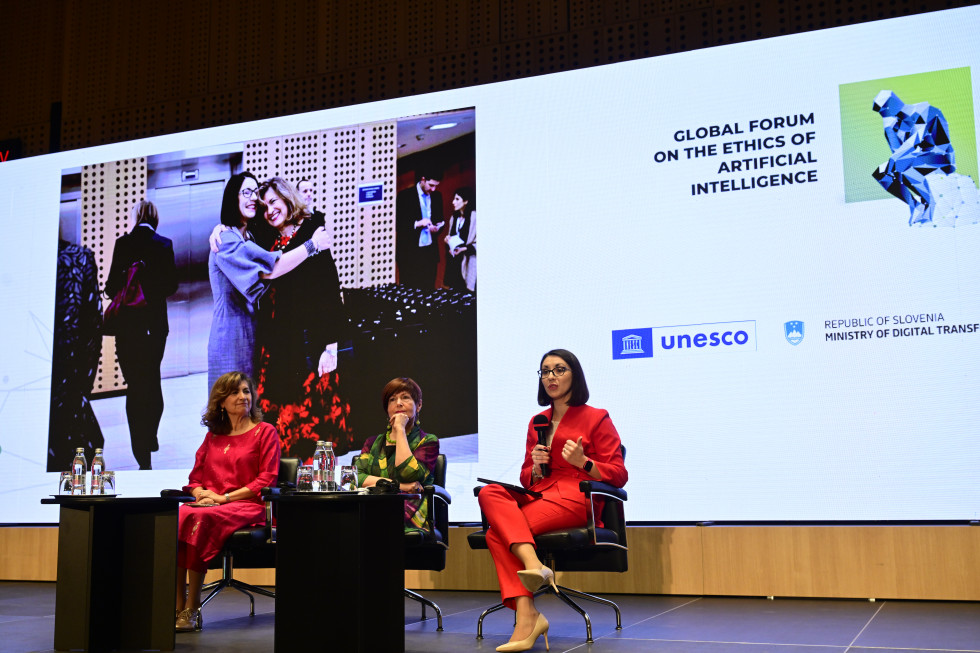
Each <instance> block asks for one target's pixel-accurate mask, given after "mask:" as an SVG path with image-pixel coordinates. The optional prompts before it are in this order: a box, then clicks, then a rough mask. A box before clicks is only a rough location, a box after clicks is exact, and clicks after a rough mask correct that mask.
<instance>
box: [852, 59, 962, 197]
mask: <svg viewBox="0 0 980 653" xmlns="http://www.w3.org/2000/svg"><path fill="white" fill-rule="evenodd" d="M884 90H887V91H893V92H894V93H895V94H896V95H898V97H900V98H901V99H902V102H904V103H905V104H916V103H918V102H928V103H929V104H931V105H932V106H934V107H936V108H937V109H939V110H940V111H942V112H943V115H944V116H945V117H946V121H947V122H948V123H949V138H950V142H951V143H952V144H953V151H954V152H955V155H956V172H957V173H959V174H961V175H969V176H970V177H971V178H972V179H973V184H974V185H976V184H977V180H978V176H977V138H976V132H975V129H974V121H973V85H972V83H971V81H970V69H969V68H968V67H967V68H951V69H949V70H937V71H934V72H928V73H918V74H915V75H902V76H900V77H886V78H884V79H873V80H870V81H866V82H854V83H852V84H841V85H840V123H841V142H842V144H843V149H844V201H845V202H847V203H850V202H866V201H869V200H883V199H893V200H897V201H901V200H898V198H896V197H895V196H894V195H891V194H890V193H889V192H888V191H886V190H885V189H884V188H882V187H881V185H880V184H879V183H878V182H877V180H875V178H874V177H872V176H871V173H872V172H874V170H876V169H877V168H878V166H879V165H881V164H882V163H884V162H885V161H887V160H888V157H889V156H891V153H892V152H891V148H889V147H888V141H886V140H885V130H884V125H883V123H882V118H881V114H879V113H878V112H877V111H875V110H874V108H873V104H874V99H875V96H876V95H878V93H880V92H881V91H884Z"/></svg>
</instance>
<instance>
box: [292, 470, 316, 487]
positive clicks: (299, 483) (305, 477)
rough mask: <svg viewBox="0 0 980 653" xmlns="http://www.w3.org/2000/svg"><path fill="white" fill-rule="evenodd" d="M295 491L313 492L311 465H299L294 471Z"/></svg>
mask: <svg viewBox="0 0 980 653" xmlns="http://www.w3.org/2000/svg"><path fill="white" fill-rule="evenodd" d="M296 491H297V492H312V491H313V465H300V466H299V468H298V469H297V470H296Z"/></svg>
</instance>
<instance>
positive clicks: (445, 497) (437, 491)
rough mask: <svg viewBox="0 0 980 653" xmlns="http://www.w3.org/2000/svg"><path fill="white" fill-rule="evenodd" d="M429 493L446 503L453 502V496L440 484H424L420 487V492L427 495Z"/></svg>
mask: <svg viewBox="0 0 980 653" xmlns="http://www.w3.org/2000/svg"><path fill="white" fill-rule="evenodd" d="M430 493H431V494H433V495H434V496H436V497H438V498H439V499H441V500H442V501H443V502H444V503H445V504H446V505H449V504H451V503H452V502H453V498H452V497H451V496H450V495H449V492H446V488H444V487H442V486H441V485H426V486H425V487H423V488H422V494H424V495H426V496H428V495H429V494H430Z"/></svg>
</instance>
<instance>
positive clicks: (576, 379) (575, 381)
mask: <svg viewBox="0 0 980 653" xmlns="http://www.w3.org/2000/svg"><path fill="white" fill-rule="evenodd" d="M548 356H557V357H558V358H560V359H562V360H563V361H565V364H566V365H568V369H569V370H571V371H572V389H571V391H570V394H571V396H570V397H569V398H568V405H569V406H581V405H582V404H584V403H585V402H587V401H588V400H589V385H588V384H587V383H586V382H585V372H584V371H583V370H582V364H581V363H579V362H578V356H576V355H575V354H573V353H572V352H570V351H568V350H567V349H552V350H551V351H549V352H547V353H545V355H544V356H542V357H541V363H538V369H539V370H540V369H541V364H542V363H544V359H546V358H547V357H548ZM550 403H551V397H549V396H548V393H547V392H545V390H544V385H543V384H542V383H541V380H540V379H538V405H539V406H547V405H549V404H550Z"/></svg>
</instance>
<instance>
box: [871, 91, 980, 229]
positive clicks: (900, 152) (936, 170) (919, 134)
mask: <svg viewBox="0 0 980 653" xmlns="http://www.w3.org/2000/svg"><path fill="white" fill-rule="evenodd" d="M874 110H875V111H877V112H878V113H880V114H881V117H882V120H883V122H884V128H885V140H887V141H888V146H889V147H890V148H891V150H892V154H891V156H890V157H888V161H886V162H884V163H882V164H881V165H880V166H878V169H877V170H875V171H874V172H873V173H872V174H873V175H874V178H875V179H877V180H878V183H879V184H881V185H882V187H883V188H884V189H885V190H887V191H888V192H889V193H891V194H892V195H894V196H895V197H897V198H899V199H901V200H903V201H904V202H905V203H906V204H908V206H909V210H910V211H911V216H910V217H909V224H910V225H913V224H928V223H934V220H935V218H936V217H939V216H936V214H935V213H936V211H935V209H936V204H937V199H938V197H936V195H937V193H936V192H935V191H936V190H937V189H934V188H932V186H933V185H934V184H933V183H931V182H934V181H935V182H938V181H939V177H943V178H945V177H946V176H947V175H951V174H952V173H953V172H955V171H956V156H955V154H954V152H953V145H952V144H951V143H950V141H949V123H947V122H946V118H945V117H944V116H943V112H942V111H940V110H939V109H937V108H936V107H934V106H932V105H930V104H929V103H928V102H919V103H917V104H905V103H904V102H902V100H901V98H899V97H898V96H897V95H895V93H894V92H892V91H887V90H886V91H881V92H880V93H879V94H878V95H877V97H875V99H874ZM932 175H937V176H936V177H934V178H933V179H930V176H932ZM956 177H957V179H958V178H960V175H957V176H956ZM943 181H944V182H945V179H944V180H943ZM942 185H944V186H948V185H949V184H946V183H943V184H942ZM970 186H971V187H972V186H973V184H972V180H971V182H970ZM973 189H974V190H975V187H974V188H973ZM955 217H956V216H953V218H952V219H955Z"/></svg>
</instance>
